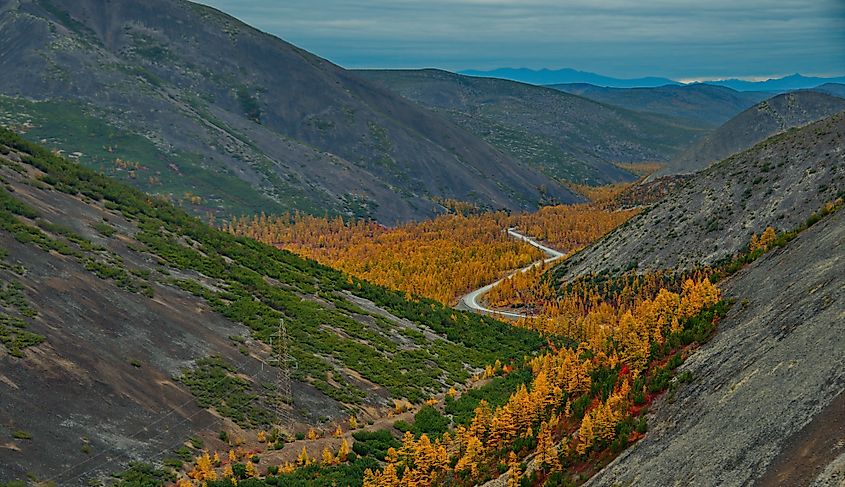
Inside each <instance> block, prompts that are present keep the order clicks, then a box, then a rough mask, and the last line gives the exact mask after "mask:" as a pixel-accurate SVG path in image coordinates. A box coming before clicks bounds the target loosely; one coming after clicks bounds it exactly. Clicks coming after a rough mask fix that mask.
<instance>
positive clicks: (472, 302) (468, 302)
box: [458, 228, 564, 318]
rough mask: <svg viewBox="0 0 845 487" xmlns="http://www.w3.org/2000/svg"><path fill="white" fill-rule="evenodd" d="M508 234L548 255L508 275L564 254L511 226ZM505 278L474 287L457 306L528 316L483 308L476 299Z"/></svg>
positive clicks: (552, 260)
mask: <svg viewBox="0 0 845 487" xmlns="http://www.w3.org/2000/svg"><path fill="white" fill-rule="evenodd" d="M508 235H510V236H511V237H514V238H517V239H519V240H522V241H524V242H527V243H528V244H530V245H533V246H534V247H537V248H538V249H540V250H542V251H543V252H545V253H546V255H548V257H547V258H546V259H543V260H538V261H537V262H534V263H533V264H531V265H529V266H528V267H524V268H522V269H520V270H518V271H514V272H512V273H511V274H509V275H508V277H511V276H513V275H514V274H516V273H517V272H528V271H529V270H531V269H533V268H535V267H537V266H538V265H540V264H543V263H545V264H548V263H549V262H554V261H556V260H558V259H560V258H561V257H563V256H564V254H562V253H560V252H558V251H557V250H555V249H552V248H549V247H546V246H545V245H543V244H541V243H538V242H537V241H536V240H534V239H532V238H529V237H526V236H525V235H522V234H521V233H518V232H517V231H516V230H514V229H513V228H508ZM505 279H507V278H503V279H499V280H498V281H496V282H494V283H492V284H488V285H486V286H484V287H482V288H480V289H476V290H475V291H473V292H471V293H469V294H467V295H465V296H464V297H462V298H461V300H460V302H458V308H460V309H469V310H472V311H476V312H479V313H487V314H491V315H498V316H504V317H507V318H526V317H528V316H529V315H526V314H523V313H514V312H511V311H499V310H495V309H490V308H485V307H484V306H482V305H481V304H480V303H479V302H478V299H479V298H480V297H481V296H483V295H484V294H485V293H486V292H487V291H489V290H491V289H493V288H494V287H496V286H498V285H499V284H501V282H502V281H504V280H505Z"/></svg>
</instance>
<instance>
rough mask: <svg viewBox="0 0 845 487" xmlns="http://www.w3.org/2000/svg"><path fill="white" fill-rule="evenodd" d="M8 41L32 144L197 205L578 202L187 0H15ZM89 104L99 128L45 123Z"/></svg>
mask: <svg viewBox="0 0 845 487" xmlns="http://www.w3.org/2000/svg"><path fill="white" fill-rule="evenodd" d="M0 42H2V44H3V45H4V50H3V53H2V56H0V94H4V95H7V97H5V98H3V99H2V103H0V106H2V107H4V108H5V110H3V112H5V114H4V118H5V119H6V122H7V123H14V124H15V125H17V126H20V127H22V128H24V129H27V128H30V125H32V123H31V122H33V120H35V122H36V123H35V125H37V126H36V127H31V131H32V133H33V138H34V139H36V140H41V139H45V141H46V142H47V143H49V144H51V145H52V146H55V147H60V148H62V149H65V151H66V152H67V153H73V152H81V153H82V154H81V155H80V157H79V158H80V161H82V162H83V163H84V164H87V165H89V166H93V167H96V168H97V169H100V170H105V171H107V173H109V174H114V175H117V176H124V177H125V178H126V179H127V180H129V181H131V182H133V184H136V185H137V186H138V187H140V188H141V189H143V190H146V191H149V192H153V193H161V194H172V195H173V198H174V199H182V200H185V201H186V204H188V205H192V209H193V211H195V212H198V213H205V212H207V211H213V212H217V213H221V214H227V213H231V212H244V211H248V212H258V211H260V210H262V209H268V208H269V209H271V210H283V209H292V208H299V209H303V210H306V211H311V212H313V213H319V214H322V213H324V212H325V211H330V212H339V213H347V214H357V215H359V216H372V217H376V218H378V219H379V220H381V221H383V222H386V223H393V222H397V221H402V220H408V219H414V218H421V217H425V216H430V215H432V214H434V213H435V207H436V203H435V202H434V200H435V199H437V198H453V199H461V200H471V201H473V202H475V203H477V204H479V205H480V206H482V207H487V208H509V209H513V210H516V209H530V208H535V207H536V206H537V204H538V203H540V202H541V201H543V200H544V199H546V198H548V199H559V200H561V201H573V200H575V199H577V197H575V196H574V195H573V194H572V193H571V192H569V191H568V190H567V189H565V188H563V187H561V186H560V185H558V184H556V183H554V182H553V181H550V180H549V179H548V178H547V177H544V176H542V175H540V174H538V173H536V172H535V171H533V170H532V169H531V168H528V167H524V166H522V165H520V164H519V163H518V162H517V161H515V160H514V159H513V158H512V157H510V156H507V155H505V154H503V153H501V152H500V151H497V150H495V149H493V148H492V147H490V146H489V145H488V144H486V143H484V142H482V141H480V140H479V139H478V138H477V137H474V136H472V135H470V134H469V133H467V132H466V131H464V130H461V129H460V128H458V127H456V126H454V125H452V124H450V123H448V122H446V121H444V120H443V119H441V118H440V117H438V116H436V115H434V114H432V113H431V112H429V111H427V110H422V109H420V108H419V107H418V106H417V105H415V104H412V103H409V102H407V101H405V100H403V99H402V98H401V97H398V96H396V95H394V94H392V93H391V92H389V91H387V90H384V89H381V88H379V87H376V86H374V85H373V84H370V83H368V82H366V81H364V80H362V79H361V78H359V77H357V76H356V75H354V74H352V73H350V72H348V71H345V70H343V69H341V68H339V67H337V66H335V65H333V64H331V63H329V62H327V61H325V60H323V59H320V58H318V57H316V56H313V55H311V54H310V53H307V52H305V51H303V50H301V49H299V48H297V47H295V46H292V45H290V44H288V43H285V42H284V41H282V40H279V39H278V38H275V37H273V36H270V35H267V34H264V33H261V32H259V31H257V30H255V29H252V28H250V27H249V26H246V25H244V24H242V23H240V22H238V21H237V20H235V19H233V18H231V17H229V16H226V15H224V14H222V13H220V12H218V11H216V10H214V9H211V8H208V7H204V6H200V5H197V4H193V3H189V2H186V1H182V0H153V1H150V2H114V3H110V4H109V5H108V8H105V7H104V6H103V5H102V2H101V1H98V0H82V1H70V0H4V1H3V2H2V4H0ZM8 97H14V98H8ZM21 97H23V98H29V99H34V100H38V101H45V100H47V101H48V102H49V103H46V104H45V103H32V102H29V101H27V100H23V99H22V98H21ZM22 105H23V108H24V109H23V110H21V109H20V108H21V106H22ZM80 111H82V112H84V113H83V115H80V117H82V118H83V120H82V125H95V124H96V123H98V122H99V123H100V124H101V125H103V126H102V127H100V128H99V129H98V130H96V131H93V134H94V135H96V136H95V137H91V136H90V135H91V134H90V133H85V132H83V133H80V132H79V131H78V127H79V125H80V123H74V122H78V121H77V120H70V119H66V120H62V122H63V123H56V124H52V125H51V124H49V123H48V122H45V121H44V120H47V121H49V120H51V119H52V118H54V117H55V116H56V115H59V116H60V117H64V114H65V113H68V112H70V113H78V112H80ZM38 119H41V121H40V122H39V121H38ZM102 121H105V122H106V124H102ZM45 126H47V127H49V130H47V129H45V128H44V127H45ZM117 158H120V159H122V160H124V162H126V161H128V162H129V163H130V168H132V169H133V170H132V171H131V172H132V174H131V175H130V174H129V172H130V171H122V170H121V169H123V167H121V164H123V163H116V161H115V159H117ZM136 163H137V164H136ZM186 175H189V177H186ZM505 181H507V183H505ZM539 188H542V191H541V190H540V189H539ZM185 193H190V195H187V196H188V197H183V196H186V195H185ZM192 195H198V196H200V197H201V198H202V199H201V200H197V199H196V198H192V197H191V196H192Z"/></svg>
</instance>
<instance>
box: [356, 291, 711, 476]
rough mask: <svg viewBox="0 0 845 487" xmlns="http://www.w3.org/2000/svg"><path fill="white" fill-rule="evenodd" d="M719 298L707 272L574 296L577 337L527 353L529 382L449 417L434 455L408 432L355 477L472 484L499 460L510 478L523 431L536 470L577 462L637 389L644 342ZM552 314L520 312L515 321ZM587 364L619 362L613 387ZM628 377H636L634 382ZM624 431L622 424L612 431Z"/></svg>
mask: <svg viewBox="0 0 845 487" xmlns="http://www.w3.org/2000/svg"><path fill="white" fill-rule="evenodd" d="M641 289H642V287H641ZM719 299H720V295H719V291H718V289H716V288H715V287H714V286H713V285H712V284H711V283H710V281H709V280H707V279H697V280H694V279H686V280H683V281H682V282H681V284H680V289H679V292H674V291H671V290H669V289H666V288H661V289H660V290H659V291H657V292H652V293H650V294H648V293H647V294H643V295H641V296H639V297H637V298H636V299H633V300H630V301H628V300H622V301H619V302H618V303H617V304H615V305H611V304H609V303H608V302H605V301H604V300H603V298H602V297H600V296H589V297H588V298H587V299H584V300H583V302H584V303H586V304H584V305H583V306H581V307H573V308H572V313H571V315H570V318H574V319H575V322H576V323H575V324H574V325H573V326H568V327H567V328H566V329H574V330H576V331H577V333H578V335H579V336H580V337H581V339H580V342H581V344H580V345H579V346H578V347H577V348H569V347H567V348H560V349H558V348H554V347H552V350H551V351H549V352H546V353H542V354H540V355H539V356H537V357H534V358H531V359H530V360H528V362H527V365H528V367H529V368H530V370H531V372H532V377H533V379H532V381H531V382H530V384H528V385H522V386H520V387H518V388H517V389H516V391H515V392H514V393H513V394H512V395H511V396H510V397H509V398H508V400H507V401H506V402H505V403H504V404H502V405H500V406H497V407H496V408H491V406H490V405H489V404H488V403H487V402H486V401H484V400H481V401H480V402H479V404H478V406H477V407H476V408H475V411H474V416H473V417H472V419H471V420H470V421H469V422H468V423H467V424H466V425H465V426H464V425H461V426H458V427H457V428H456V430H455V434H454V437H452V436H444V439H443V441H442V442H441V443H440V444H439V448H438V451H441V452H443V451H445V452H446V453H445V454H443V453H441V454H440V456H441V457H442V458H441V461H438V462H432V461H429V460H427V459H429V458H431V457H432V454H431V453H420V452H421V451H430V448H428V447H423V448H420V446H419V445H418V444H419V443H420V442H422V443H423V444H426V443H429V444H430V442H429V441H428V438H425V441H423V439H422V438H421V439H420V440H419V441H415V440H414V438H413V435H411V434H410V433H408V434H406V436H405V438H404V439H403V443H402V447H401V448H400V449H399V450H391V451H390V452H389V454H388V458H387V466H386V467H385V468H384V469H383V470H382V471H377V472H368V473H367V475H366V476H365V481H364V485H365V486H367V487H393V486H420V487H425V486H431V485H441V484H443V483H448V482H450V481H449V480H448V479H460V481H459V482H457V485H472V484H474V483H479V482H483V481H484V480H487V479H489V478H490V476H491V475H493V476H495V475H499V473H500V472H499V471H497V470H496V469H492V470H491V466H495V465H501V464H504V465H507V466H508V467H509V468H508V471H509V473H508V474H507V476H508V478H509V482H510V484H511V485H513V484H514V483H515V482H516V480H514V479H515V477H516V478H518V477H519V476H520V475H521V472H519V457H518V456H516V455H514V456H511V455H512V454H514V453H516V452H515V451H514V450H513V445H514V444H515V442H516V441H517V440H518V439H520V438H525V437H534V438H535V440H536V447H535V448H534V449H533V451H530V452H527V451H525V450H521V451H519V452H518V453H519V454H520V455H522V456H525V455H527V454H529V453H534V454H535V456H534V458H535V461H536V465H537V467H538V468H539V471H540V472H541V475H543V476H548V475H551V474H552V473H554V472H558V471H561V470H562V469H563V465H564V460H565V461H566V463H565V464H567V465H571V464H573V463H577V462H583V461H585V459H588V458H589V457H590V455H591V453H593V452H596V451H599V450H601V449H604V448H607V446H608V445H609V444H611V443H612V442H615V441H617V440H618V439H619V438H617V435H618V431H619V429H618V425H619V424H620V423H621V422H623V421H625V420H626V418H629V417H630V414H631V408H632V407H633V405H634V402H635V399H634V394H635V393H638V394H639V393H642V392H643V390H644V388H645V383H644V382H643V379H644V378H645V377H646V375H647V374H648V372H649V368H650V367H652V366H653V365H652V364H650V363H649V360H648V358H649V352H648V351H649V350H650V349H651V348H652V346H653V345H662V344H664V343H665V341H666V340H668V337H672V336H675V335H676V334H677V333H679V332H680V331H681V329H682V325H681V323H683V322H685V320H687V319H688V318H690V317H692V316H695V315H696V314H698V313H700V312H701V311H702V310H704V309H706V308H708V307H709V306H712V305H714V304H716V303H717V302H718V301H719ZM554 319H555V317H544V318H543V319H536V320H526V321H523V322H521V323H520V325H521V326H533V325H535V324H538V323H541V324H542V323H546V322H547V321H548V320H551V321H552V322H554ZM678 353H680V352H678ZM491 369H496V367H491ZM596 371H600V372H601V371H604V372H602V373H603V374H607V373H608V372H607V371H618V372H614V374H618V377H617V378H616V380H615V381H614V383H613V387H612V389H610V390H608V391H607V392H606V393H604V394H602V393H601V392H598V395H595V394H597V392H596V390H595V389H594V387H593V383H592V376H593V374H594V373H595V372H596ZM600 376H601V375H600ZM634 383H636V384H639V385H638V386H637V389H636V390H635V388H634V386H633V384H634ZM585 400H586V402H585ZM574 402H577V403H580V404H581V406H580V407H581V408H582V412H580V413H576V412H575V410H574V409H575V408H574V407H573V403H574ZM629 421H630V419H629ZM533 431H537V434H536V437H535V436H534V433H533ZM628 431H630V430H628ZM447 438H448V439H447ZM628 438H629V437H628V436H627V433H626V436H625V437H623V438H621V440H623V441H628ZM440 448H442V450H441V449H440Z"/></svg>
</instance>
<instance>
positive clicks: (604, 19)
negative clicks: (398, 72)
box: [201, 0, 845, 80]
mask: <svg viewBox="0 0 845 487" xmlns="http://www.w3.org/2000/svg"><path fill="white" fill-rule="evenodd" d="M201 1H202V3H206V4H208V5H211V6H213V7H216V8H219V9H220V10H223V11H225V12H227V13H229V14H231V15H234V16H235V17H238V18H239V19H241V20H243V21H244V22H246V23H248V24H251V25H253V26H255V27H258V28H259V29H261V30H264V31H267V32H270V33H272V34H275V35H278V36H279V37H281V38H283V39H285V40H287V41H289V42H292V43H294V44H297V45H299V46H301V47H303V48H305V49H307V50H309V51H311V52H314V53H316V54H318V55H320V56H322V57H325V58H327V59H329V60H331V61H333V62H335V63H337V64H340V65H341V66H344V67H348V68H366V67H379V68H418V67H437V68H442V69H448V70H453V71H455V70H461V69H491V68H497V67H528V68H544V67H547V68H562V67H571V68H575V69H580V70H584V71H594V72H598V73H601V74H606V75H611V76H617V77H637V76H645V75H656V76H666V77H670V78H674V79H681V80H691V79H714V78H725V77H743V78H767V77H770V76H780V75H785V74H791V73H795V72H800V73H803V74H815V75H823V76H824V75H827V76H830V75H845V0H428V1H419V0H369V1H362V0H201Z"/></svg>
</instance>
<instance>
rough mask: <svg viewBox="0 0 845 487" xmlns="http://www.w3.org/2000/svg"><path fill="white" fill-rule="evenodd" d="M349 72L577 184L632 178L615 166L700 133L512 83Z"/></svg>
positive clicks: (679, 145) (660, 154)
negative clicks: (432, 111)
mask: <svg viewBox="0 0 845 487" xmlns="http://www.w3.org/2000/svg"><path fill="white" fill-rule="evenodd" d="M355 73H356V74H357V75H359V76H361V77H364V78H367V79H368V80H370V81H373V82H377V83H380V84H382V85H383V86H385V87H386V88H389V89H391V90H394V91H395V92H396V93H399V94H400V95H402V96H403V97H405V98H407V99H409V100H412V101H414V102H417V103H419V104H421V105H422V106H424V107H426V108H428V109H431V110H434V111H436V112H437V113H439V114H442V115H444V116H445V117H447V118H449V119H450V120H451V121H453V122H454V123H456V124H457V125H459V126H461V127H463V128H465V129H467V130H469V131H470V132H473V133H475V134H476V135H478V136H480V137H482V138H483V139H484V140H486V141H487V142H489V143H490V144H492V145H494V146H496V147H498V148H499V149H501V150H503V151H505V152H508V153H509V154H511V155H513V156H514V157H516V158H518V159H520V160H522V161H524V162H526V163H528V164H530V165H533V166H535V167H538V168H541V169H542V170H543V172H545V173H546V174H549V175H551V176H553V177H556V178H562V179H566V180H568V181H572V182H577V183H587V184H606V183H612V182H620V181H631V180H633V179H635V177H634V176H633V175H632V174H630V173H627V172H625V171H623V170H621V169H620V168H619V167H617V166H616V165H615V164H614V163H617V162H644V161H655V160H662V161H666V160H669V159H670V158H672V157H674V155H676V154H677V153H679V152H680V151H682V150H683V149H685V148H686V147H687V146H688V145H689V144H690V143H692V142H693V141H694V140H696V139H697V138H698V137H700V136H701V135H702V134H703V133H704V131H703V130H702V129H701V128H700V127H696V126H692V125H693V124H690V123H688V122H686V121H678V120H675V119H672V118H671V117H666V116H663V115H654V114H644V113H638V112H633V111H631V110H627V109H623V108H617V107H611V106H608V105H605V104H601V103H596V102H594V101H592V100H588V99H586V98H582V97H580V96H574V95H570V94H568V93H563V92H561V91H558V90H554V89H551V88H548V87H542V86H535V85H531V84H526V83H519V82H515V81H508V80H502V79H495V78H478V77H472V76H464V75H460V74H455V73H450V72H448V71H441V70H436V69H424V70H360V71H356V72H355Z"/></svg>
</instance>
